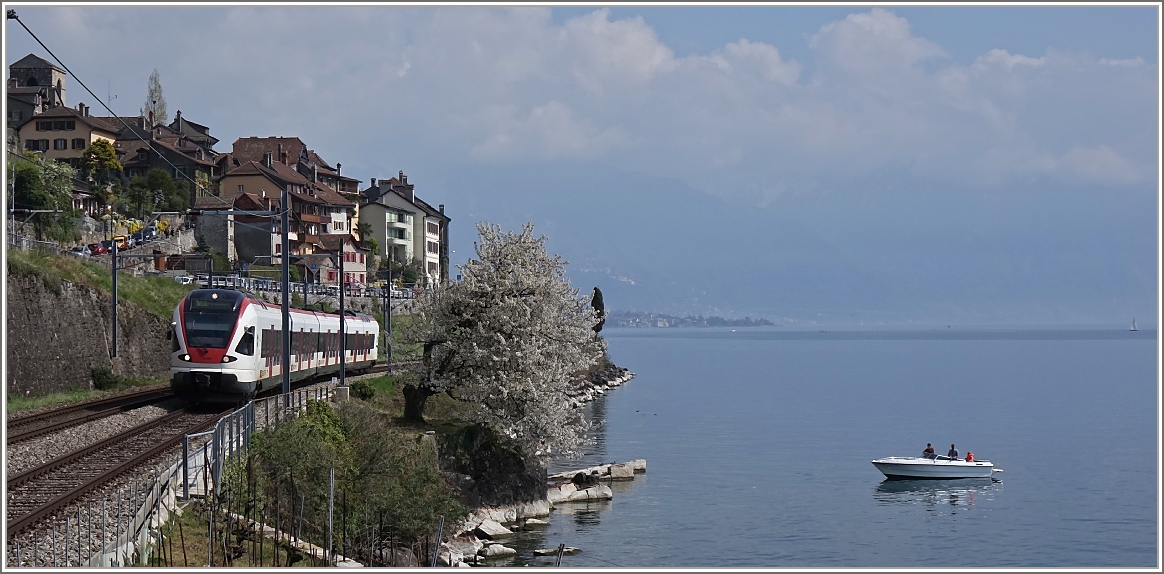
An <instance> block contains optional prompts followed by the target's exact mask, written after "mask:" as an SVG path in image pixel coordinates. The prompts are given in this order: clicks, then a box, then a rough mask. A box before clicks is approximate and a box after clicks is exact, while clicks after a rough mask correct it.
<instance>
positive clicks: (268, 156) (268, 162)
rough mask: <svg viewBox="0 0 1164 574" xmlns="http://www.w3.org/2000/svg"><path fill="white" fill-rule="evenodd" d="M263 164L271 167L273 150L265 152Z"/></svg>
mask: <svg viewBox="0 0 1164 574" xmlns="http://www.w3.org/2000/svg"><path fill="white" fill-rule="evenodd" d="M263 165H264V166H266V167H271V152H267V153H265V154H263Z"/></svg>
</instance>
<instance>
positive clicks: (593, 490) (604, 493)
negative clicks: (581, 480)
mask: <svg viewBox="0 0 1164 574" xmlns="http://www.w3.org/2000/svg"><path fill="white" fill-rule="evenodd" d="M612 498H614V492H613V491H611V490H610V487H609V486H606V485H605V484H599V485H595V486H591V487H590V488H587V489H585V490H579V491H577V492H575V493H573V494H571V495H570V496H569V498H567V500H569V501H577V500H610V499H612Z"/></svg>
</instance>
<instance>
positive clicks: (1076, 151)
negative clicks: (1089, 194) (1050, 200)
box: [1060, 145, 1142, 185]
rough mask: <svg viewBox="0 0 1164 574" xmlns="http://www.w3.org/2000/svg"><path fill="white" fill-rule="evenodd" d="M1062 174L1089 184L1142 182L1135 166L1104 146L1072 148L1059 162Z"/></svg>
mask: <svg viewBox="0 0 1164 574" xmlns="http://www.w3.org/2000/svg"><path fill="white" fill-rule="evenodd" d="M1060 164H1061V165H1062V167H1063V169H1062V174H1063V175H1066V176H1075V177H1077V178H1080V179H1082V180H1084V181H1086V182H1089V183H1098V184H1104V185H1120V184H1129V183H1138V182H1139V181H1141V180H1142V177H1141V175H1140V169H1139V168H1138V167H1137V166H1136V164H1135V163H1134V162H1132V161H1130V160H1128V159H1127V158H1125V157H1123V156H1122V155H1121V154H1119V153H1118V152H1116V151H1115V150H1113V149H1111V148H1110V147H1108V146H1106V145H1100V146H1096V147H1090V148H1083V147H1073V148H1071V150H1069V151H1068V152H1067V153H1065V154H1063V158H1062V159H1061V160H1060Z"/></svg>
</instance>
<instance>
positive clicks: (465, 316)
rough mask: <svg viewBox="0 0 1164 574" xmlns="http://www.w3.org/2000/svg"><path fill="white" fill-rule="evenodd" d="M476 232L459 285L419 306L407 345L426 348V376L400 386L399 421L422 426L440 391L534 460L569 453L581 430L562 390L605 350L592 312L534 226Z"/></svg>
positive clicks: (581, 423) (582, 426)
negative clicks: (473, 251) (473, 250)
mask: <svg viewBox="0 0 1164 574" xmlns="http://www.w3.org/2000/svg"><path fill="white" fill-rule="evenodd" d="M477 232H478V234H479V236H480V241H479V242H478V243H477V244H476V254H477V258H476V259H474V260H470V261H469V262H468V263H466V264H465V265H463V266H460V267H459V269H460V272H461V275H462V276H463V277H464V279H463V281H460V282H456V283H453V284H452V285H450V286H448V287H443V288H440V289H438V290H436V291H435V292H434V293H432V294H429V295H425V296H423V297H421V298H420V299H418V301H417V310H416V312H415V313H414V319H415V321H414V323H413V325H412V326H411V327H410V328H409V329H408V330H407V331H406V333H405V337H406V339H408V340H409V341H411V342H413V343H417V344H420V345H423V349H424V360H423V370H422V372H421V373H420V374H419V375H418V376H417V377H416V378H415V379H414V380H411V381H406V383H405V385H404V396H405V418H407V419H411V420H423V418H422V415H423V410H424V404H425V401H426V400H427V399H428V397H430V396H432V395H434V394H437V393H442V392H444V393H447V394H448V395H449V396H451V397H453V398H455V399H457V400H460V401H463V402H464V403H466V404H467V405H469V406H470V407H471V408H470V413H471V414H470V415H469V416H470V417H471V418H472V419H473V421H472V422H476V423H480V424H482V425H485V426H487V427H489V428H491V429H492V430H494V431H495V432H497V433H499V434H500V435H502V436H506V437H509V438H510V439H512V440H513V441H514V442H515V443H516V444H517V445H518V446H519V447H520V448H521V449H522V451H523V454H524V455H525V456H526V457H528V458H529V459H531V460H540V461H541V462H545V461H546V460H547V459H548V458H549V457H550V456H553V455H559V454H572V453H574V452H575V451H576V450H577V448H578V447H579V446H581V445H582V443H583V439H582V431H583V430H584V429H585V425H586V423H585V422H584V421H583V419H582V417H581V416H580V413H579V412H578V411H577V409H575V408H573V407H572V406H571V402H570V398H569V397H568V396H567V391H568V390H569V388H570V386H571V385H572V384H573V382H574V380H575V377H576V376H577V374H578V373H579V372H581V371H584V370H586V369H588V368H589V367H591V366H592V365H594V364H595V363H596V362H597V361H598V360H599V358H600V357H602V356H603V352H604V348H605V342H604V341H603V340H602V339H600V338H597V337H595V336H594V329H593V327H594V325H595V323H596V321H597V318H596V316H595V311H594V309H593V308H592V306H591V304H590V301H589V300H588V299H587V298H585V297H581V296H579V294H578V290H577V289H574V288H572V287H571V286H570V282H569V280H568V279H566V278H565V265H566V262H565V261H564V260H562V259H561V258H560V257H559V256H557V255H553V256H551V255H549V254H548V253H547V252H546V246H545V236H540V237H534V234H533V225H532V224H529V223H526V224H525V225H523V226H522V230H521V232H520V233H514V232H506V231H502V230H501V228H500V227H499V226H497V225H493V224H488V223H480V224H478V225H477Z"/></svg>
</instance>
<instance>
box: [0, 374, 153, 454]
mask: <svg viewBox="0 0 1164 574" xmlns="http://www.w3.org/2000/svg"><path fill="white" fill-rule="evenodd" d="M173 396H174V393H173V391H171V390H170V389H168V388H160V389H159V388H149V389H144V390H141V391H138V392H133V393H127V394H122V395H118V396H114V397H102V398H98V399H93V400H90V401H85V402H82V403H76V404H72V405H69V406H66V407H61V408H57V409H52V410H47V411H43V412H38V413H33V414H29V415H25V416H17V417H13V418H12V419H10V420H8V422H7V424H6V427H7V430H8V433H7V436H6V437H5V444H9V445H11V444H15V443H18V442H21V441H25V440H29V439H33V438H36V437H38V436H42V435H46V434H48V433H51V432H55V431H58V430H61V429H65V428H69V427H73V426H78V425H82V424H85V423H87V422H90V421H95V420H97V419H103V418H105V417H110V416H113V415H116V414H118V413H122V412H125V411H128V410H131V409H136V408H139V407H144V406H148V405H152V404H154V403H158V402H161V401H164V400H167V399H170V398H173Z"/></svg>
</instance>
